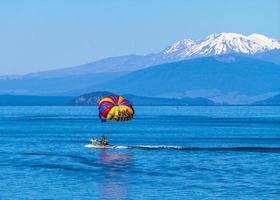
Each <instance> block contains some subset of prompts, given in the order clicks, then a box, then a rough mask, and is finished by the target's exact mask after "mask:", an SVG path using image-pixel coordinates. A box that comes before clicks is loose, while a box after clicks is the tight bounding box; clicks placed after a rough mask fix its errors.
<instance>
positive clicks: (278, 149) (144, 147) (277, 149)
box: [85, 144, 280, 153]
mask: <svg viewBox="0 0 280 200" xmlns="http://www.w3.org/2000/svg"><path fill="white" fill-rule="evenodd" d="M85 147H87V148H96V147H95V146H93V145H92V144H87V145H85ZM108 149H142V150H161V149H169V150H181V151H248V152H268V153H280V147H192V146H171V145H135V146H111V147H110V148H108Z"/></svg>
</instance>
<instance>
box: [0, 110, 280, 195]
mask: <svg viewBox="0 0 280 200" xmlns="http://www.w3.org/2000/svg"><path fill="white" fill-rule="evenodd" d="M100 135H107V136H109V139H110V142H111V143H112V144H114V145H119V146H140V145H146V146H149V147H152V149H145V148H144V149H138V148H119V149H110V150H97V149H90V148H86V147H85V145H86V144H88V143H89V142H88V140H89V139H90V138H91V137H93V136H100ZM170 146H172V148H170V149H168V147H170ZM160 147H161V148H160ZM162 147H166V149H162ZM279 197H280V107H268V106H266V107H246V106H240V107H237V106H233V107H136V115H135V119H134V120H132V121H130V122H127V123H100V121H99V120H98V118H97V111H96V108H94V107H0V199H1V200H2V199H59V200H61V199H279Z"/></svg>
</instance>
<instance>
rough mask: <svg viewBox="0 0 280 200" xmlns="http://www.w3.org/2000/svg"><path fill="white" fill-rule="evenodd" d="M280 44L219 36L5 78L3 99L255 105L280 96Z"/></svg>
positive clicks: (2, 80)
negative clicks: (101, 97) (105, 96)
mask: <svg viewBox="0 0 280 200" xmlns="http://www.w3.org/2000/svg"><path fill="white" fill-rule="evenodd" d="M279 64H280V42H279V41H278V40H276V39H271V38H268V37H266V36H263V35H260V34H251V35H249V36H245V35H242V34H237V33H219V34H212V35H210V36H207V37H206V38H204V39H202V40H191V39H183V40H179V41H177V42H175V43H173V44H172V45H170V46H169V47H167V48H165V49H163V50H162V51H160V52H159V53H153V54H147V55H128V56H120V57H112V58H106V59H102V60H99V61H95V62H92V63H88V64H85V65H80V66H75V67H70V68H64V69H60V70H52V71H45V72H37V73H31V74H26V75H19V76H17V75H13V76H1V77H0V94H24V95H71V96H72V95H78V94H82V93H86V92H91V91H98V90H109V91H113V92H121V93H130V94H134V95H144V96H147V95H148V96H153V97H168V98H170V97H171V98H179V97H180V98H183V97H192V98H195V97H205V98H210V99H211V100H213V101H216V102H226V103H241V104H242V103H247V102H248V103H250V102H253V101H256V100H262V99H265V98H268V97H271V96H273V95H275V94H276V93H277V92H279V91H280V87H279V86H280V84H279V81H278V79H279V78H278V77H279V70H278V69H280V65H279Z"/></svg>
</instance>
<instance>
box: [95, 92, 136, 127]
mask: <svg viewBox="0 0 280 200" xmlns="http://www.w3.org/2000/svg"><path fill="white" fill-rule="evenodd" d="M98 111H99V118H100V119H101V121H103V122H106V121H107V120H113V121H128V120H130V119H132V118H133V115H134V109H133V107H132V105H131V103H130V102H129V101H128V100H127V99H125V98H123V97H121V96H117V95H112V96H108V97H105V98H103V99H101V100H100V102H99V104H98Z"/></svg>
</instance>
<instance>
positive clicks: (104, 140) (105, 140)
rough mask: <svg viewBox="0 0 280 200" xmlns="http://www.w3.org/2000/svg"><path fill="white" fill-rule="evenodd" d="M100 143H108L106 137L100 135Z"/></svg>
mask: <svg viewBox="0 0 280 200" xmlns="http://www.w3.org/2000/svg"><path fill="white" fill-rule="evenodd" d="M100 143H101V144H102V145H104V146H105V145H109V142H108V138H107V137H106V136H102V137H101V140H100Z"/></svg>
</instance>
